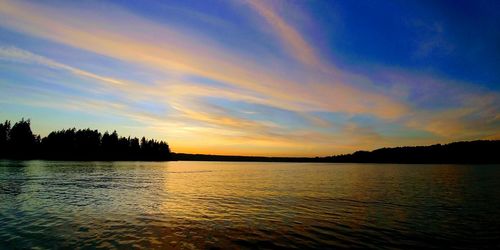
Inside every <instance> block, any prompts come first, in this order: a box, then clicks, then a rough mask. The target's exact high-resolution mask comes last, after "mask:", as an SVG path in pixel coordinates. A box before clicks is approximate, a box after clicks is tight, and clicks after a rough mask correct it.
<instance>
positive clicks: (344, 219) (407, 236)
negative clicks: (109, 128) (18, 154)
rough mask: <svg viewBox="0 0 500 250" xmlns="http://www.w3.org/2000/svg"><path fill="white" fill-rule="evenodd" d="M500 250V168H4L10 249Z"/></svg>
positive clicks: (3, 210) (3, 236) (2, 238)
mask: <svg viewBox="0 0 500 250" xmlns="http://www.w3.org/2000/svg"><path fill="white" fill-rule="evenodd" d="M445 246H448V247H450V246H451V247H453V248H469V249H470V248H476V249H477V248H498V247H500V166H486V165H484V166H466V165H398V164H318V163H316V164H314V163H241V162H238V163H234V162H162V163H151V162H49V161H28V162H13V161H0V249H4V248H5V249H12V248H41V249H45V248H50V249H52V248H98V247H104V248H108V247H111V248H113V247H116V248H123V249H130V248H147V249H150V248H186V249H191V248H212V247H215V248H251V249H254V248H261V249H268V248H301V249H302V248H342V247H363V248H365V247H369V248H443V247H445Z"/></svg>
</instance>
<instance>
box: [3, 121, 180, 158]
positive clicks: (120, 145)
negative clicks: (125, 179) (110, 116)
mask: <svg viewBox="0 0 500 250" xmlns="http://www.w3.org/2000/svg"><path fill="white" fill-rule="evenodd" d="M170 156H171V152H170V148H169V146H168V144H167V143H166V142H164V141H157V140H154V139H149V140H148V139H146V138H145V137H142V138H141V139H138V138H136V137H134V138H131V137H120V136H119V135H118V134H117V133H116V131H113V132H112V133H109V132H107V131H106V132H104V134H102V133H101V132H99V131H98V130H92V129H78V130H77V129H75V128H71V129H64V130H60V131H54V132H51V133H50V134H49V135H47V136H46V137H43V138H42V137H40V135H35V134H33V132H32V130H31V124H30V120H29V119H28V120H25V119H22V120H21V121H18V122H16V123H15V124H13V125H12V124H11V122H10V121H5V122H4V123H3V124H0V158H4V159H20V160H25V159H47V160H127V161H129V160H141V161H161V160H169V159H170Z"/></svg>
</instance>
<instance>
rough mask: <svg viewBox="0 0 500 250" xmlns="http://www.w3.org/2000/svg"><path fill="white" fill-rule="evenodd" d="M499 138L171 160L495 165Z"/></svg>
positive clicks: (176, 156)
mask: <svg viewBox="0 0 500 250" xmlns="http://www.w3.org/2000/svg"><path fill="white" fill-rule="evenodd" d="M499 152H500V140H494V141H486V140H478V141H466V142H453V143H449V144H443V145H441V144H436V145H430V146H413V147H394V148H381V149H376V150H373V151H356V152H354V153H352V154H344V155H336V156H326V157H265V156H230V155H207V154H185V153H172V154H171V160H173V161H235V162H318V163H321V162H323V163H328V162H331V163H405V164H451V163H453V164H494V163H500V153H499Z"/></svg>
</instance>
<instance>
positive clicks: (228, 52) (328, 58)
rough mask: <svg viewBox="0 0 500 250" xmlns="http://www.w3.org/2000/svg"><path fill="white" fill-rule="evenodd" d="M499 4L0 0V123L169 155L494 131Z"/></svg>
mask: <svg viewBox="0 0 500 250" xmlns="http://www.w3.org/2000/svg"><path fill="white" fill-rule="evenodd" d="M498 27H500V1H495V0H492V1H480V0H478V1H461V0H455V1H451V0H449V1H439V0H434V1H426V0H419V1H411V0H401V1H399V0H387V1H371V0H363V1H361V0H354V1H335V0H332V1H321V0H317V1H315V0H314V1H299V0H289V1H285V0H282V1H273V0H269V1H259V0H210V1H200V0H183V1H171V0H169V1H142V0H141V1H139V0H138V1H107V0H104V1H92V0H88V1H62V0H61V1H56V0H39V1H22V0H15V1H9V0H0V119H1V120H11V121H17V120H20V119H21V118H23V117H24V118H30V119H31V123H32V129H33V130H34V132H35V133H38V134H41V135H42V136H45V135H47V134H48V133H50V131H53V130H60V129H65V128H72V127H76V128H92V129H99V130H101V131H113V130H116V131H117V132H118V133H119V134H120V135H123V136H136V137H142V136H146V137H149V138H155V139H158V140H165V141H167V142H168V143H169V145H170V147H171V149H172V150H173V151H174V152H185V153H207V154H225V155H263V156H327V155H335V154H343V153H350V152H353V151H356V150H372V149H376V148H380V147H390V146H402V145H429V144H435V143H448V142H452V141H461V140H477V139H500V95H499V93H500V29H499V28H498Z"/></svg>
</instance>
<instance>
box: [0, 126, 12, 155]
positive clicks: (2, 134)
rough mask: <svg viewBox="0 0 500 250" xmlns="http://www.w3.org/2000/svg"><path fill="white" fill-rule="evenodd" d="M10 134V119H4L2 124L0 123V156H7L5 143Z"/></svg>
mask: <svg viewBox="0 0 500 250" xmlns="http://www.w3.org/2000/svg"><path fill="white" fill-rule="evenodd" d="M9 134H10V121H5V122H4V123H3V124H2V123H0V158H3V157H6V156H7V149H8V146H7V143H8V141H9Z"/></svg>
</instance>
